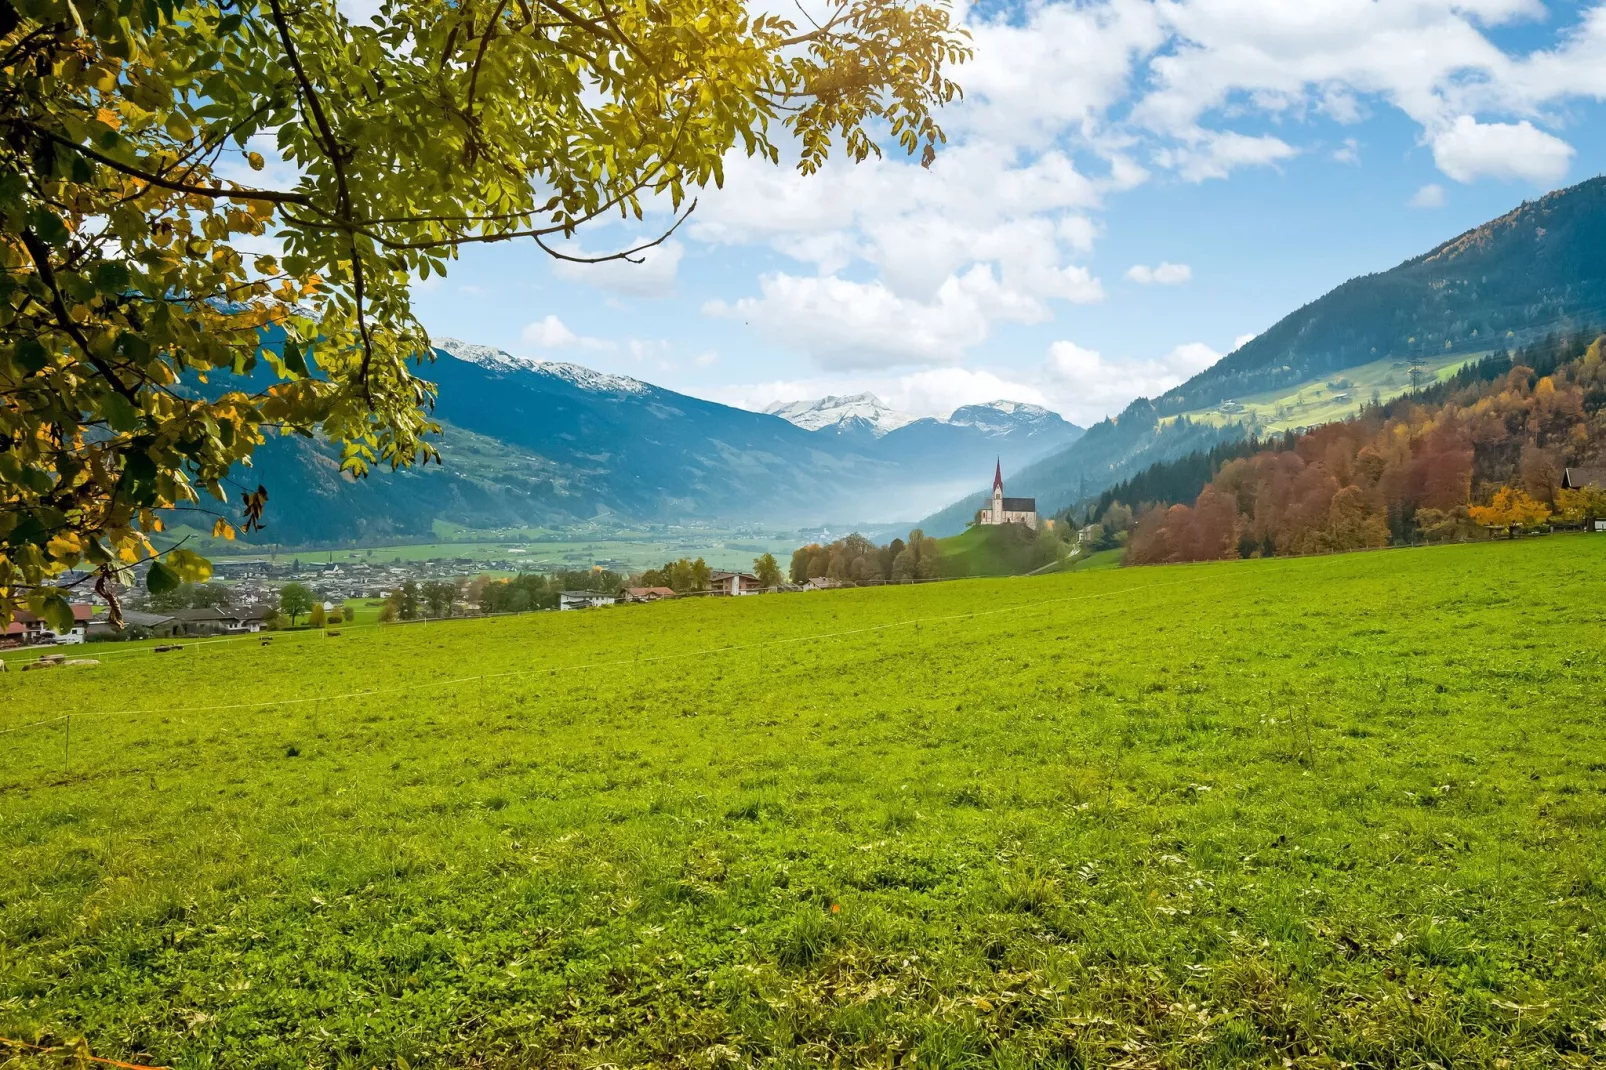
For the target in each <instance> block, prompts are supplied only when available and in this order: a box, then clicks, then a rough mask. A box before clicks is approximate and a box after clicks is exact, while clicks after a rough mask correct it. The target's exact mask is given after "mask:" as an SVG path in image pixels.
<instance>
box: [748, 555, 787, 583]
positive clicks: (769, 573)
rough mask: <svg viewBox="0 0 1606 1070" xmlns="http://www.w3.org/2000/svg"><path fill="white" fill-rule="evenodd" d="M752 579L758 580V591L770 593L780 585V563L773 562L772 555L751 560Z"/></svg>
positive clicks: (773, 556) (773, 557)
mask: <svg viewBox="0 0 1606 1070" xmlns="http://www.w3.org/2000/svg"><path fill="white" fill-rule="evenodd" d="M753 577H754V578H755V579H757V580H758V585H759V587H760V589H762V590H766V591H770V590H774V589H775V588H777V587H779V586H780V585H781V563H780V562H779V561H777V560H775V555H774V554H769V553H767V554H765V555H764V556H762V557H755V558H754V559H753Z"/></svg>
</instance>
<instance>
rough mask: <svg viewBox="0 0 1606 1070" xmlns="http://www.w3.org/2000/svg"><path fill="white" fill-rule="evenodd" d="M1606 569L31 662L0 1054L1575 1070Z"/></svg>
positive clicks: (1300, 567) (1587, 553)
mask: <svg viewBox="0 0 1606 1070" xmlns="http://www.w3.org/2000/svg"><path fill="white" fill-rule="evenodd" d="M1603 566H1606V539H1597V538H1591V537H1572V538H1562V537H1556V538H1551V539H1545V540H1535V541H1531V542H1517V543H1502V544H1483V545H1476V546H1464V547H1450V548H1443V549H1433V550H1401V551H1392V552H1385V553H1373V554H1356V555H1349V556H1343V557H1333V558H1324V559H1304V560H1268V561H1249V562H1237V563H1231V564H1215V565H1197V566H1178V567H1171V568H1151V569H1129V570H1120V571H1113V570H1112V571H1095V572H1089V573H1086V574H1075V575H1058V576H1045V577H1040V578H1035V579H1030V580H1000V581H971V582H960V583H950V584H934V585H930V586H919V587H912V588H881V589H874V590H861V591H844V592H831V593H826V594H813V595H798V596H773V597H767V598H755V599H743V600H735V601H728V600H727V601H720V602H711V601H704V600H697V601H690V602H686V603H677V604H660V605H654V606H644V607H632V608H629V609H623V608H622V609H618V610H603V611H596V612H592V613H574V614H551V615H541V616H531V617H523V618H517V619H506V620H487V621H478V622H462V623H447V624H440V625H429V626H421V627H412V628H391V629H357V630H352V631H350V632H348V633H346V634H345V635H343V636H341V637H340V638H337V639H328V640H319V641H317V642H304V643H300V644H292V643H290V642H288V641H287V642H283V643H275V644H273V645H271V646H267V647H262V646H258V645H251V644H240V645H234V646H219V647H214V648H202V649H201V650H198V651H196V652H193V653H192V652H189V651H186V652H184V654H183V655H182V660H179V659H178V657H177V656H161V657H157V656H148V657H128V658H121V659H114V660H108V661H107V662H105V663H104V664H102V665H101V666H100V667H99V668H92V669H82V670H77V671H73V670H54V671H51V672H43V673H28V674H26V675H18V674H16V673H12V674H9V675H8V676H5V677H0V694H3V695H4V698H5V703H4V707H3V712H0V729H5V728H11V727H15V726H17V725H20V724H25V723H28V722H31V721H34V720H37V719H39V718H41V717H44V716H51V715H55V714H58V713H64V712H67V711H71V712H72V713H73V714H74V716H73V719H72V722H71V743H70V753H68V752H67V751H66V748H65V743H66V740H65V739H64V732H63V730H62V728H63V725H62V723H55V724H52V725H50V726H47V727H45V728H42V729H32V730H29V731H24V732H16V733H12V734H9V735H0V1034H3V1035H5V1036H9V1037H20V1038H23V1039H39V1038H42V1039H43V1040H45V1041H46V1042H49V1041H51V1040H53V1039H56V1040H59V1039H63V1038H68V1037H72V1036H75V1035H84V1036H87V1038H88V1039H89V1042H90V1045H91V1047H92V1048H93V1049H94V1050H95V1051H96V1052H97V1053H99V1054H103V1055H108V1056H112V1057H116V1058H122V1059H134V1060H138V1061H157V1062H162V1063H165V1064H168V1065H172V1066H182V1067H203V1066H216V1067H231V1068H232V1067H305V1066H313V1067H344V1066H352V1067H356V1066H363V1067H368V1066H392V1067H401V1066H408V1067H421V1066H440V1067H447V1066H451V1067H458V1066H482V1067H513V1066H519V1067H530V1066H543V1067H545V1066H557V1067H567V1066H574V1067H579V1066H586V1067H596V1066H603V1065H611V1066H688V1067H689V1066H702V1067H708V1066H718V1065H726V1064H728V1065H747V1064H753V1065H758V1064H763V1065H770V1066H785V1067H793V1066H869V1065H888V1064H894V1065H918V1066H951V1067H978V1066H993V1067H1025V1066H1060V1067H1076V1066H1130V1067H1146V1066H1154V1067H1170V1066H1219V1067H1226V1066H1266V1067H1285V1066H1290V1065H1292V1066H1300V1067H1305V1066H1311V1067H1315V1066H1340V1065H1358V1066H1390V1067H1393V1066H1399V1067H1428V1066H1433V1065H1437V1066H1442V1067H1464V1066H1489V1067H1495V1066H1514V1067H1551V1066H1586V1065H1594V1064H1596V1063H1598V1062H1599V1061H1600V1060H1601V1058H1602V1057H1603V1054H1606V1050H1603V1049H1606V1031H1603V1030H1606V1005H1603V1004H1606V965H1603V955H1602V952H1603V950H1606V929H1603V927H1602V912H1603V911H1606V863H1603V854H1602V847H1603V846H1606V842H1603V831H1602V829H1603V823H1606V724H1603V718H1602V710H1601V707H1602V695H1603V683H1606V658H1603V655H1602V650H1603V647H1606V613H1603V609H1602V604H1603V599H1602V583H1601V579H1600V577H1601V576H1602V575H1603ZM972 614H974V615H972ZM824 633H837V634H834V635H830V636H827V635H825V634H824ZM649 659H660V660H649ZM509 671H520V672H525V673H527V675H522V676H516V677H504V678H501V679H492V678H487V679H486V680H485V682H484V683H483V685H482V684H481V683H480V681H479V680H478V678H477V676H478V674H480V673H484V674H487V675H488V677H489V674H495V673H499V672H509ZM465 676H467V677H469V680H468V682H466V683H464V682H457V683H448V682H446V681H452V680H457V679H460V678H462V677H465ZM414 685H430V687H431V688H433V689H429V688H423V687H417V688H416V689H414V690H411V691H402V692H391V693H385V694H374V695H370V696H366V697H364V696H361V695H357V696H353V695H351V694H350V693H351V692H356V691H359V690H363V689H391V688H398V687H404V686H414ZM270 699H271V700H277V701H278V704H277V705H274V706H269V707H265V708H238V709H219V710H198V709H195V707H200V706H211V705H218V704H233V703H250V702H256V701H259V700H270ZM293 699H311V700H313V701H304V702H300V703H297V704H291V702H290V700H293ZM129 709H135V710H138V709H149V710H152V711H154V712H149V713H126V714H117V713H115V712H108V713H107V714H106V715H104V716H98V717H96V716H91V714H94V713H96V712H105V711H118V710H129ZM4 1050H5V1049H4V1048H3V1047H0V1052H3V1051H4ZM0 1058H4V1055H3V1054H0Z"/></svg>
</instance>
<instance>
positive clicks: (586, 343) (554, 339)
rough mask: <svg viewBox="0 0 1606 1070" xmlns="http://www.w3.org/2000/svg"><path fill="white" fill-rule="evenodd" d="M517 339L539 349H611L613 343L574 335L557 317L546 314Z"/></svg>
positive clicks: (525, 329)
mask: <svg viewBox="0 0 1606 1070" xmlns="http://www.w3.org/2000/svg"><path fill="white" fill-rule="evenodd" d="M519 337H520V338H521V339H523V340H524V341H525V342H527V343H529V344H530V345H533V346H536V347H538V348H541V349H567V348H570V347H578V348H580V349H612V348H613V343H611V342H606V341H603V340H602V339H600V338H587V337H585V336H583V335H578V334H575V333H574V332H573V331H571V330H570V329H569V328H568V327H567V326H566V325H565V324H564V322H563V321H562V320H560V319H558V317H557V316H555V315H552V314H550V313H548V314H547V315H545V316H543V317H541V318H540V319H538V320H536V321H535V322H534V323H530V324H526V325H525V328H524V330H522V331H520V332H519Z"/></svg>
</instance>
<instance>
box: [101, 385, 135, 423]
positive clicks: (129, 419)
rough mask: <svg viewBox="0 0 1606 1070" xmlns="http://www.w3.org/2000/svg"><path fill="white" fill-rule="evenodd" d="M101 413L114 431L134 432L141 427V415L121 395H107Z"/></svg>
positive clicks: (102, 402) (103, 400)
mask: <svg viewBox="0 0 1606 1070" xmlns="http://www.w3.org/2000/svg"><path fill="white" fill-rule="evenodd" d="M100 411H101V412H102V413H103V414H104V415H105V417H106V422H107V423H109V424H111V425H112V430H113V431H132V430H134V429H135V428H137V427H138V426H139V413H138V412H136V411H135V410H134V406H132V405H130V404H129V403H128V399H127V398H125V397H123V395H121V394H107V395H106V397H105V398H103V399H102V400H101V403H100Z"/></svg>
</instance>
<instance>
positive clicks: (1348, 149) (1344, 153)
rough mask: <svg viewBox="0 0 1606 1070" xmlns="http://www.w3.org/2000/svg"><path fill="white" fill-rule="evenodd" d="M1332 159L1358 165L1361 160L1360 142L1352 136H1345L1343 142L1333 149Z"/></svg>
mask: <svg viewBox="0 0 1606 1070" xmlns="http://www.w3.org/2000/svg"><path fill="white" fill-rule="evenodd" d="M1333 160H1334V161H1335V162H1337V163H1347V164H1352V165H1356V166H1358V165H1359V164H1360V162H1361V143H1360V142H1359V141H1357V140H1356V139H1355V138H1352V137H1347V138H1345V139H1344V144H1342V145H1340V146H1339V147H1338V148H1336V149H1334V150H1333Z"/></svg>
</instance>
